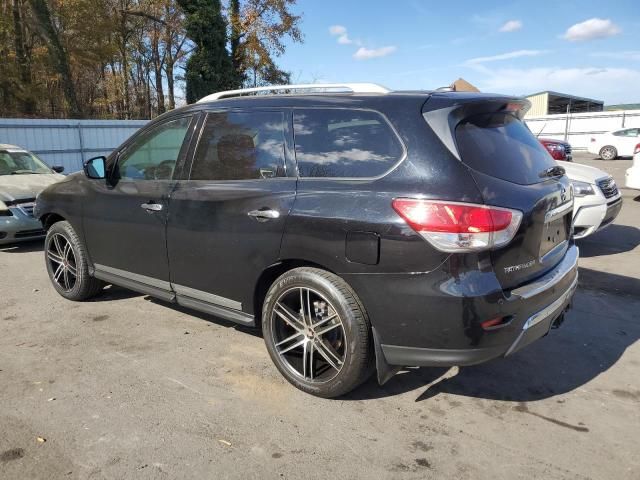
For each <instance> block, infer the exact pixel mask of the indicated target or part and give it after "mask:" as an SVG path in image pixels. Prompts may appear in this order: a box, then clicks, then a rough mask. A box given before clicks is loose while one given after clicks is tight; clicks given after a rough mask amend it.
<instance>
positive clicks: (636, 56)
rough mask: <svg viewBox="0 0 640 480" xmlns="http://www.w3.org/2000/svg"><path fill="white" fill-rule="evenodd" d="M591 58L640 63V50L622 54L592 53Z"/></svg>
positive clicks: (627, 51)
mask: <svg viewBox="0 0 640 480" xmlns="http://www.w3.org/2000/svg"><path fill="white" fill-rule="evenodd" d="M591 56H592V57H600V58H611V59H613V60H624V61H631V62H633V61H636V62H637V61H640V50H623V51H622V52H593V53H592V54H591Z"/></svg>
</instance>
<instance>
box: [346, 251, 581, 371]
mask: <svg viewBox="0 0 640 480" xmlns="http://www.w3.org/2000/svg"><path fill="white" fill-rule="evenodd" d="M577 262H578V248H577V247H576V246H575V245H572V246H570V247H569V250H568V251H567V253H566V254H565V257H564V259H563V260H562V261H561V262H560V263H559V264H558V265H557V266H556V267H555V268H554V269H553V270H551V271H549V272H548V273H546V274H545V275H543V276H542V277H539V278H538V279H536V280H535V281H533V282H531V283H529V284H526V285H524V286H521V287H518V288H516V289H513V290H510V291H503V290H499V291H483V289H484V290H487V282H488V281H489V278H483V276H482V275H479V276H477V275H470V276H469V278H467V279H466V281H467V283H468V285H466V286H465V288H464V289H458V290H457V292H458V294H453V295H452V294H451V292H447V293H448V294H443V288H442V287H443V286H442V285H440V288H438V290H439V293H440V294H439V295H437V296H435V295H433V294H432V295H431V296H430V297H427V298H423V299H422V300H421V301H418V300H417V299H416V298H413V297H412V294H413V293H415V292H416V291H419V290H420V287H419V285H418V284H417V283H413V284H412V282H416V281H418V282H420V283H422V284H426V285H428V286H430V287H433V285H434V283H433V282H434V281H435V280H436V279H437V278H438V276H439V273H438V272H431V274H427V275H426V276H425V277H423V278H420V279H417V278H415V277H417V275H413V276H412V277H414V278H413V279H409V278H406V279H403V281H402V282H400V284H401V286H402V287H401V288H403V289H404V290H405V293H404V294H402V296H403V298H394V296H395V295H390V296H388V295H385V296H384V299H383V300H385V301H386V302H387V303H389V302H391V303H392V304H397V305H401V307H400V309H401V311H400V312H399V313H398V314H397V316H395V317H390V318H381V317H379V314H380V309H379V308H378V307H377V305H378V304H374V305H373V308H370V304H369V302H368V300H369V299H368V298H364V299H363V300H364V303H365V306H366V308H367V310H368V312H369V314H370V317H371V321H372V323H373V325H374V327H375V329H376V335H377V338H378V339H379V343H380V345H379V347H380V352H381V353H382V354H383V355H384V361H385V362H386V363H387V364H388V365H396V366H454V365H458V366H465V365H474V364H478V363H482V362H485V361H487V360H491V359H493V358H496V357H501V356H506V355H510V354H512V353H514V352H516V351H518V350H520V349H521V348H523V347H525V346H526V345H528V344H530V343H531V342H533V341H535V340H536V339H538V338H540V337H542V336H544V335H546V334H547V333H548V331H549V329H550V328H551V326H552V325H553V324H554V322H555V321H556V320H557V319H558V318H559V317H560V316H561V315H562V314H563V313H564V312H565V311H566V310H567V308H568V307H569V305H570V303H571V299H572V297H573V294H574V292H575V289H576V287H577V283H578V265H577ZM440 270H444V271H445V272H446V271H447V267H446V266H444V267H443V268H442V269H440ZM477 273H478V274H480V272H477ZM487 275H488V274H487ZM381 276H382V277H386V275H381ZM429 277H432V278H429ZM494 278H495V276H494ZM385 283H386V285H387V287H388V288H387V289H386V291H387V292H389V290H392V291H394V290H396V289H395V288H394V286H395V285H396V283H397V281H396V280H395V279H394V280H392V281H391V282H390V281H389V279H387V281H386V282H385ZM482 284H484V286H483V285H482ZM496 284H497V280H496ZM407 289H408V290H407ZM412 290H413V291H412ZM489 290H490V288H489ZM356 291H358V289H357V288H356ZM383 291H384V290H383ZM428 291H431V293H433V290H431V289H430V288H429V287H427V288H426V290H425V292H428ZM473 291H476V292H481V293H482V294H481V295H478V296H466V295H463V296H460V295H459V294H460V292H465V293H468V292H473ZM389 293H391V292H389ZM394 293H397V292H394ZM380 304H381V303H380ZM497 316H500V317H505V318H508V319H509V320H508V321H507V322H505V323H504V324H503V325H501V326H500V328H498V329H492V330H484V329H483V328H482V327H481V326H480V323H481V322H483V321H485V320H488V319H491V318H495V317H497Z"/></svg>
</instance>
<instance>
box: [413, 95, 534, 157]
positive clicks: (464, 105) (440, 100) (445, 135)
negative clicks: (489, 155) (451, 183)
mask: <svg viewBox="0 0 640 480" xmlns="http://www.w3.org/2000/svg"><path fill="white" fill-rule="evenodd" d="M529 108H531V102H529V100H527V99H524V98H520V97H509V96H506V95H492V94H482V93H480V94H478V93H462V92H461V93H454V94H452V93H446V94H445V93H442V94H439V93H434V94H433V95H431V96H430V97H429V98H428V99H427V101H426V102H425V103H424V105H423V106H422V116H423V117H424V119H425V120H426V121H427V124H429V126H430V127H431V129H432V130H433V131H434V133H435V134H436V135H437V136H438V137H439V138H440V140H441V141H442V143H443V144H444V145H445V146H446V147H447V149H448V150H449V151H450V152H451V153H452V154H453V155H454V156H455V157H456V158H457V159H458V160H461V159H460V154H459V153H458V148H457V147H456V141H455V131H456V127H457V126H458V124H459V123H460V122H462V121H463V120H464V119H465V118H468V117H470V116H471V115H477V114H481V113H498V112H511V113H513V114H514V115H515V116H517V117H518V118H519V119H520V120H522V119H523V118H524V115H525V113H527V111H528V110H529Z"/></svg>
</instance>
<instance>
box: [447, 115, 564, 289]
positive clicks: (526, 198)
mask: <svg viewBox="0 0 640 480" xmlns="http://www.w3.org/2000/svg"><path fill="white" fill-rule="evenodd" d="M494 107H495V106H494ZM519 108H520V106H519V105H517V104H515V105H513V104H507V105H506V106H505V107H503V108H502V109H500V110H498V111H495V110H494V111H489V112H478V113H473V114H471V115H470V116H467V117H465V118H463V119H462V121H460V122H459V123H458V124H457V126H456V128H455V141H456V144H457V149H458V152H459V155H460V159H461V160H462V162H464V163H465V164H466V165H467V166H468V167H469V168H470V169H471V174H472V176H473V178H474V179H475V181H476V183H477V185H478V187H479V189H480V191H481V193H482V195H483V197H484V200H485V203H487V204H489V205H494V206H499V207H507V208H512V209H517V210H520V211H522V212H523V218H522V221H521V224H520V228H519V230H518V232H517V233H516V235H515V237H514V239H513V240H512V241H511V242H510V243H509V244H508V245H506V246H505V247H503V248H500V249H497V250H493V251H492V252H491V257H492V263H493V265H494V269H495V273H496V275H497V277H498V279H499V280H500V282H501V284H502V286H503V288H513V287H516V286H518V285H520V284H522V283H525V282H528V281H529V280H531V279H533V278H535V277H537V276H539V275H541V274H543V273H544V272H546V271H548V270H549V269H551V268H552V267H554V266H555V265H556V264H557V263H558V262H559V261H560V260H561V259H562V258H563V257H564V254H565V252H566V251H567V248H568V246H569V241H570V236H571V219H572V211H573V199H572V196H573V195H572V188H571V186H570V182H569V180H568V178H567V177H566V176H564V175H562V173H561V172H559V171H557V170H554V168H555V169H557V168H558V167H557V164H556V163H555V162H554V161H553V159H552V158H551V157H550V156H549V155H548V154H547V152H546V150H545V149H544V147H543V146H542V145H541V144H540V143H539V142H538V140H537V139H536V138H535V137H534V136H533V135H532V134H531V132H530V131H529V129H527V128H526V126H525V124H524V122H522V121H521V119H520V118H519V115H520V114H521V111H520V110H519ZM511 109H514V110H511Z"/></svg>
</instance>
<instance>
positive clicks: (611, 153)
mask: <svg viewBox="0 0 640 480" xmlns="http://www.w3.org/2000/svg"><path fill="white" fill-rule="evenodd" d="M617 156H618V150H616V147H613V146H611V145H607V146H605V147H602V148H601V149H600V158H601V159H602V160H613V159H615V158H617Z"/></svg>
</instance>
